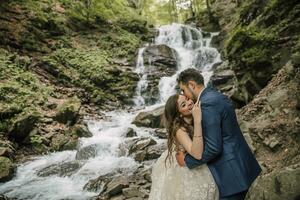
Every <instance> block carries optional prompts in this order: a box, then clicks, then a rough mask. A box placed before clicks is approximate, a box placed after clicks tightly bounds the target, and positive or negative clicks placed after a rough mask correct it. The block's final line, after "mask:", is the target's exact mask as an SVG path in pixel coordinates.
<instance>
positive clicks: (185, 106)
mask: <svg viewBox="0 0 300 200" xmlns="http://www.w3.org/2000/svg"><path fill="white" fill-rule="evenodd" d="M177 103H178V109H179V112H180V114H181V115H182V116H188V115H191V114H192V109H193V106H194V102H193V100H191V99H189V98H188V97H186V96H184V95H179V97H178V100H177Z"/></svg>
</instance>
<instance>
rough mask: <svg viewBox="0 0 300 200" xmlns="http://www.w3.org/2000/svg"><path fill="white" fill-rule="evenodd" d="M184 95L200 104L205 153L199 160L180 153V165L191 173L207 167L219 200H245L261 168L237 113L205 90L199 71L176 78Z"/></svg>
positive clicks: (217, 95)
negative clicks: (246, 138) (200, 167)
mask: <svg viewBox="0 0 300 200" xmlns="http://www.w3.org/2000/svg"><path fill="white" fill-rule="evenodd" d="M177 82H178V84H179V87H180V89H181V90H182V92H183V93H184V95H185V96H186V97H188V98H190V99H193V101H194V102H196V101H197V100H198V99H200V101H201V110H202V122H194V123H202V127H203V133H204V151H203V154H202V158H201V159H200V160H197V159H195V158H193V157H192V156H191V155H189V154H186V155H185V154H183V153H180V152H178V153H177V156H176V158H177V161H178V163H179V165H181V166H184V165H186V166H187V167H188V168H190V169H192V168H194V167H197V166H200V165H202V164H205V163H206V164H207V165H208V167H209V169H210V171H211V173H212V175H213V177H214V179H215V182H216V184H217V185H218V189H219V193H220V200H243V199H244V198H245V196H246V194H247V191H248V189H249V187H250V186H251V184H252V182H253V181H254V180H255V178H256V177H257V176H258V175H259V173H260V172H261V168H260V166H259V164H258V162H257V160H256V159H255V157H254V155H253V154H252V152H251V150H250V148H249V146H248V145H247V143H246V140H245V138H244V137H243V135H242V133H241V130H240V128H239V125H238V122H237V119H236V115H235V110H234V107H233V106H232V104H231V102H230V100H229V99H228V98H227V97H226V96H225V95H223V94H221V93H219V92H217V91H215V90H213V89H210V88H205V87H204V81H203V76H202V75H201V74H200V73H199V71H197V70H196V69H192V68H190V69H186V70H184V71H182V72H181V73H180V74H179V77H178V78H177Z"/></svg>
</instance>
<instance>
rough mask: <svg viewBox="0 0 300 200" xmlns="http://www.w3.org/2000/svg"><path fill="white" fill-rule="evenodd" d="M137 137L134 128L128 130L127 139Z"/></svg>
mask: <svg viewBox="0 0 300 200" xmlns="http://www.w3.org/2000/svg"><path fill="white" fill-rule="evenodd" d="M134 136H137V134H136V131H135V130H134V129H133V128H128V129H127V131H126V133H125V137H134Z"/></svg>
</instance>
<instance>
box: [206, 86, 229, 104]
mask: <svg viewBox="0 0 300 200" xmlns="http://www.w3.org/2000/svg"><path fill="white" fill-rule="evenodd" d="M206 90H207V91H206V92H205V95H203V98H201V102H204V103H208V104H220V103H221V102H222V101H224V100H225V99H226V98H227V97H226V96H225V95H224V94H223V93H221V92H219V91H218V90H217V89H216V88H213V87H209V88H206Z"/></svg>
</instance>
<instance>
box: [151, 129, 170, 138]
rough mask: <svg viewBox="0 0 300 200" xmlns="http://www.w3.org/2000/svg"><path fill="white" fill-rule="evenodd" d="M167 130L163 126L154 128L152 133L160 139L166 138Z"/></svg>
mask: <svg viewBox="0 0 300 200" xmlns="http://www.w3.org/2000/svg"><path fill="white" fill-rule="evenodd" d="M167 134H168V133H167V130H166V129H165V128H163V129H155V131H154V135H155V136H157V137H159V138H161V139H167Z"/></svg>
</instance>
